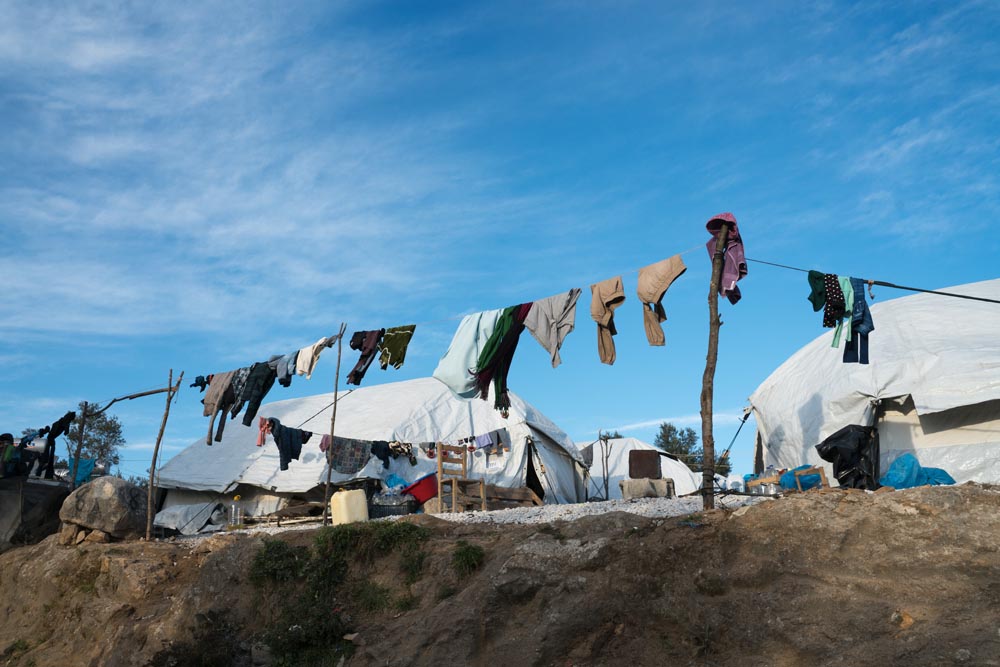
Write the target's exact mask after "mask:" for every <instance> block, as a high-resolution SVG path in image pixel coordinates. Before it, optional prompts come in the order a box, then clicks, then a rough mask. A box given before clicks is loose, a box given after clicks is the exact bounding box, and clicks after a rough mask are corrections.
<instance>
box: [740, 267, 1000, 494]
mask: <svg viewBox="0 0 1000 667" xmlns="http://www.w3.org/2000/svg"><path fill="white" fill-rule="evenodd" d="M804 286H805V285H804V284H803V287H804ZM942 291H946V292H953V293H957V294H965V295H970V296H979V297H985V298H991V299H1000V279H996V280H988V281H984V282H979V283H972V284H969V285H961V286H958V287H951V288H945V289H944V290H942ZM803 301H804V299H803ZM803 307H805V303H803ZM871 310H872V317H873V318H874V321H875V331H874V332H873V333H872V334H871V338H870V348H871V350H870V353H871V363H870V364H869V365H859V364H845V363H843V362H842V356H841V355H842V350H839V349H834V348H831V346H830V344H831V341H832V335H833V334H832V331H829V332H827V333H825V334H823V335H822V336H820V337H818V338H817V339H816V340H814V341H813V342H811V343H809V344H808V345H806V346H805V347H804V348H802V349H801V350H799V351H798V352H796V353H795V354H794V355H793V356H792V357H791V358H790V359H788V361H786V362H785V363H784V364H782V365H781V366H780V367H779V368H778V369H777V370H776V371H774V373H772V374H771V376H770V377H769V378H767V380H765V381H764V382H763V384H761V385H760V387H758V388H757V390H756V391H755V392H754V393H753V395H752V396H751V397H750V403H751V405H752V406H753V411H754V416H755V417H756V421H757V433H758V443H759V446H760V447H761V448H762V454H763V462H764V465H765V466H767V465H774V466H776V467H779V468H794V467H796V466H799V465H803V464H805V463H809V464H814V465H823V464H825V462H824V461H822V460H821V459H820V458H819V456H818V455H817V453H816V450H815V445H817V444H818V443H820V442H821V441H822V440H823V439H824V438H826V437H827V436H829V435H831V434H833V433H834V432H835V431H837V430H838V429H840V428H842V427H844V426H846V425H848V424H858V425H869V424H871V423H872V422H873V420H876V419H877V425H878V429H879V436H880V444H881V469H882V471H883V472H884V471H885V470H886V469H887V468H888V465H889V464H890V463H891V462H892V461H894V460H895V459H896V458H898V457H899V456H900V455H902V454H903V453H905V452H911V453H913V454H914V455H915V456H916V457H917V459H918V460H919V461H920V464H921V465H923V466H930V467H935V468H943V469H944V470H946V471H948V472H949V473H951V475H952V476H953V477H954V478H955V479H956V480H957V481H958V482H965V481H970V480H974V481H979V482H991V483H997V482H1000V335H998V333H1000V304H996V303H986V302H981V301H972V300H967V299H959V298H951V297H946V296H940V295H935V294H920V295H916V296H907V297H903V298H899V299H893V300H891V301H886V302H885V303H879V304H876V305H874V306H872V307H871ZM817 318H818V315H817ZM841 345H843V343H841Z"/></svg>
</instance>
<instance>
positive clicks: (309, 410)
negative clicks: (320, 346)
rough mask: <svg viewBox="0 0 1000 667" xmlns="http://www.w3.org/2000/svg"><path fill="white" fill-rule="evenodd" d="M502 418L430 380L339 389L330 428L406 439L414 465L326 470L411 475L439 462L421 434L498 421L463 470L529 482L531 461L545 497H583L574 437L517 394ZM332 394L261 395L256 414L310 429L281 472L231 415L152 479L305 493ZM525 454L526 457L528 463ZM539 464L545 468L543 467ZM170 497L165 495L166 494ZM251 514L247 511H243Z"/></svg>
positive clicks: (336, 479) (319, 477) (475, 430)
mask: <svg viewBox="0 0 1000 667" xmlns="http://www.w3.org/2000/svg"><path fill="white" fill-rule="evenodd" d="M510 397H511V409H510V416H509V417H508V418H507V419H504V418H502V417H501V416H500V414H499V413H498V412H497V411H496V410H494V409H493V402H492V399H491V400H489V401H483V400H479V399H474V400H463V399H459V398H456V397H455V396H454V395H453V394H452V393H451V391H450V390H449V389H448V388H447V387H446V386H445V385H444V384H442V383H441V382H438V381H437V380H434V379H432V378H424V379H418V380H410V381H407V382H396V383H391V384H383V385H375V386H370V387H362V388H359V389H355V390H353V391H349V392H348V391H344V392H341V393H340V400H339V401H338V404H337V425H336V434H337V435H339V436H342V437H345V438H357V439H362V440H388V441H392V440H399V441H402V442H410V443H414V450H415V451H414V453H416V454H417V465H416V466H412V465H410V463H409V462H408V461H407V460H406V459H403V458H399V459H390V467H389V468H388V469H384V468H383V465H382V462H381V461H380V460H379V459H378V458H375V457H372V459H371V460H370V461H369V462H368V464H367V465H366V466H365V467H364V468H363V469H362V470H361V471H360V472H358V473H357V474H355V475H343V474H340V473H338V472H336V471H334V472H333V475H332V477H331V480H332V482H333V483H335V484H338V483H343V482H346V481H350V480H353V479H363V478H372V479H380V478H381V479H384V478H385V477H387V476H388V475H389V474H390V473H395V474H396V475H398V476H400V477H402V478H403V479H405V480H406V481H408V482H410V481H414V480H416V479H417V478H419V477H422V476H423V475H426V474H427V473H431V472H435V471H436V470H437V463H436V461H435V460H434V459H429V458H427V457H426V456H425V455H424V454H423V453H422V452H419V451H418V448H417V447H416V443H420V442H437V441H441V442H455V441H457V440H459V439H461V438H465V437H468V436H471V435H479V434H484V433H488V432H490V431H493V430H496V429H506V432H507V435H508V436H509V445H510V451H509V452H506V453H505V454H504V455H503V456H490V457H489V463H487V457H486V456H485V455H483V452H482V451H478V452H475V453H474V454H472V455H470V456H469V462H470V473H469V474H470V476H471V477H475V478H479V477H484V478H485V480H486V482H487V483H488V484H496V485H498V486H505V487H520V486H525V485H526V484H527V476H528V470H529V467H532V468H533V469H534V471H535V473H536V474H537V476H538V478H539V481H540V484H541V488H542V491H543V493H544V498H545V502H547V503H572V502H579V501H582V500H583V499H584V494H585V489H584V473H583V470H584V466H583V462H582V459H581V458H580V453H579V452H578V451H577V449H576V447H575V446H574V444H573V442H572V441H571V440H570V439H569V436H567V435H566V434H565V433H564V432H563V431H562V430H561V429H560V428H559V427H558V426H556V425H555V424H553V423H552V422H551V421H550V420H549V419H548V418H547V417H546V416H545V415H543V414H542V413H540V412H539V411H538V410H536V409H535V408H534V407H532V406H531V405H528V404H527V403H525V402H524V401H523V400H522V399H521V398H520V397H518V396H516V395H514V394H511V395H510ZM332 406H333V394H332V393H330V394H321V395H318V396H309V397H306V398H295V399H290V400H286V401H278V402H276V403H269V404H266V405H264V406H262V407H261V408H260V411H259V413H258V414H259V415H260V416H262V417H276V418H277V419H279V420H280V421H281V423H282V424H284V425H285V426H291V427H294V428H301V429H304V430H308V431H313V432H314V433H316V435H314V436H313V438H312V439H310V441H309V442H307V443H306V444H305V445H304V446H303V447H302V455H301V458H300V460H298V461H292V462H291V463H290V464H289V468H288V470H284V471H282V470H279V469H278V467H279V462H278V449H277V447H276V446H275V445H274V443H273V441H272V440H271V438H270V437H269V438H268V440H267V443H266V445H265V446H264V447H257V446H256V441H257V434H258V429H257V428H256V427H253V428H251V427H246V426H243V425H242V423H241V422H240V421H239V420H235V421H230V422H229V423H227V424H226V429H225V432H224V435H223V438H222V442H213V443H212V446H211V447H209V446H208V445H206V444H205V440H204V438H202V439H199V440H198V441H197V442H195V443H193V444H192V445H190V446H189V447H187V448H186V449H184V450H183V451H182V452H180V453H178V454H177V455H176V456H174V457H173V458H172V459H170V460H169V461H168V462H167V463H166V464H165V465H164V466H163V467H162V468H161V469H160V472H159V477H158V482H157V484H158V486H160V487H161V488H165V489H177V490H187V491H203V492H214V494H216V495H217V494H219V493H223V492H225V493H232V492H233V491H234V490H235V489H236V488H237V486H239V487H240V488H241V489H244V488H256V489H257V490H260V491H262V492H263V493H264V494H267V493H271V494H290V493H304V492H308V491H310V490H311V489H314V488H316V487H317V486H320V485H322V484H323V483H324V481H325V480H326V460H325V457H324V454H323V453H322V452H320V450H319V440H320V434H322V433H328V432H329V430H330V413H331V411H332V409H333V407H332ZM529 457H530V459H531V460H530V464H529ZM543 471H544V472H543ZM167 500H168V503H169V502H170V493H169V492H168V496H167ZM247 511H248V512H249V510H247Z"/></svg>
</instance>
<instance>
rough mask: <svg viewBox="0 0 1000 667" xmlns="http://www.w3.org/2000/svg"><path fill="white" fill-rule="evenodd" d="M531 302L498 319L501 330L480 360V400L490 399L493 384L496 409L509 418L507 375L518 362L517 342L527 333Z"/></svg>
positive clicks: (487, 342)
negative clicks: (525, 322) (522, 333)
mask: <svg viewBox="0 0 1000 667" xmlns="http://www.w3.org/2000/svg"><path fill="white" fill-rule="evenodd" d="M532 305H533V304H531V303H522V304H520V305H518V306H511V307H510V308H505V309H504V312H503V315H501V316H500V319H499V320H497V328H496V329H495V330H494V331H493V335H492V336H490V339H489V340H488V341H486V344H485V345H484V346H483V349H482V351H480V353H479V359H478V360H477V361H476V369H475V370H476V386H477V387H478V389H479V395H480V397H481V398H482V399H483V400H484V401H485V400H486V399H487V398H488V397H489V393H490V383H491V382H492V383H493V407H494V408H496V409H497V410H499V411H500V415H501V416H502V417H503V418H504V419H506V418H507V416H508V414H509V413H510V396H509V395H508V393H507V374H508V373H509V372H510V364H511V362H513V361H514V352H515V351H516V350H517V342H518V341H519V340H520V338H521V332H523V331H524V318H525V317H527V316H528V313H529V312H530V311H531V307H532Z"/></svg>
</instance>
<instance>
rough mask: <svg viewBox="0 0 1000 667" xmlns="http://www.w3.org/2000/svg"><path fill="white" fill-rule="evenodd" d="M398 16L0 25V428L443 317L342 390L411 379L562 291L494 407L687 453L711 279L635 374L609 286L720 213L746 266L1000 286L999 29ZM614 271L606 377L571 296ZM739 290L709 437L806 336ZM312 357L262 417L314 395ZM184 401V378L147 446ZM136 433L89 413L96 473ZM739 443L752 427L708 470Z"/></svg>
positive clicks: (905, 23)
mask: <svg viewBox="0 0 1000 667" xmlns="http://www.w3.org/2000/svg"><path fill="white" fill-rule="evenodd" d="M425 4H427V3H418V4H417V5H415V4H413V3H378V2H372V3H369V2H366V3H360V2H358V3H354V2H340V3H315V4H309V3H296V4H294V5H288V4H287V3H270V4H265V3H228V4H214V3H186V4H182V3H160V4H153V5H150V4H145V5H136V6H125V5H119V4H89V3H88V5H87V6H86V7H81V6H79V4H78V3H66V4H47V3H43V2H39V3H34V2H32V3H24V2H4V1H0V15H2V16H3V17H4V20H3V21H2V22H0V126H2V127H3V131H2V132H0V239H2V244H0V257H2V265H3V267H4V270H3V276H4V282H5V286H4V289H2V290H0V313H2V317H0V341H2V343H0V363H2V364H3V368H4V370H5V372H4V373H3V375H2V377H0V426H2V430H5V431H8V430H9V431H13V432H20V430H21V429H22V428H24V427H28V426H41V425H43V424H47V423H51V422H52V421H54V420H55V419H57V418H58V417H59V416H61V415H62V414H63V412H64V411H65V410H67V409H70V408H72V407H73V406H75V405H76V404H77V402H78V401H80V400H82V399H88V400H95V401H96V400H100V399H110V398H111V397H114V396H117V395H121V394H126V393H129V392H133V391H139V390H143V389H148V388H151V387H154V386H158V385H163V384H165V381H166V376H167V371H168V369H169V368H174V369H175V370H177V371H179V370H181V369H183V370H184V371H185V372H186V375H187V377H188V378H193V377H194V376H195V375H199V374H204V373H208V372H212V371H219V370H227V369H230V368H233V367H237V366H243V365H247V364H250V363H252V362H254V361H259V360H262V359H266V358H267V357H268V356H269V355H271V354H274V353H284V352H286V351H289V350H291V349H293V348H298V347H301V346H302V345H305V344H307V343H311V342H313V341H315V340H316V339H317V338H319V337H320V336H321V335H324V334H326V333H329V332H330V331H332V330H334V329H335V328H336V327H337V325H338V324H339V323H340V322H341V321H344V322H347V324H348V333H350V332H352V331H354V330H358V329H370V328H377V327H381V326H393V325H399V324H407V323H411V322H428V321H432V320H444V321H440V322H436V323H434V324H429V325H426V326H420V327H419V328H418V330H417V334H416V337H415V338H414V342H413V344H412V346H411V349H410V352H409V353H408V356H407V362H406V365H405V366H404V367H403V368H402V369H401V370H399V371H393V370H390V371H386V372H383V371H381V370H378V369H377V368H375V369H373V370H371V371H369V373H368V375H367V377H366V379H365V383H366V384H374V383H383V382H390V381H396V380H405V379H410V378H416V377H424V376H427V375H429V374H430V373H431V371H432V370H433V368H434V366H435V364H436V362H437V359H438V358H439V357H440V356H441V354H442V353H443V352H444V351H445V349H446V348H447V345H448V342H449V341H450V340H451V336H452V333H453V332H454V329H455V327H456V326H457V320H447V319H445V318H451V317H454V316H459V315H462V314H464V313H469V312H473V311H477V310H483V309H487V308H499V307H503V306H506V305H510V304H514V303H519V302H521V301H527V300H532V299H536V298H541V297H545V296H549V295H551V294H553V293H556V292H559V291H564V290H566V289H569V288H570V287H582V288H584V292H585V295H584V297H583V298H582V299H581V305H580V308H579V310H578V318H577V329H576V331H575V332H574V333H573V334H571V335H570V336H569V338H568V339H567V342H566V344H565V346H564V348H563V354H562V356H563V360H564V363H563V365H562V366H561V367H559V368H558V369H556V370H553V369H552V368H551V367H550V365H549V364H548V361H547V357H546V353H545V352H544V351H543V350H542V349H541V347H540V346H538V345H537V344H536V343H535V341H534V340H533V339H531V338H530V337H528V336H527V335H526V336H525V338H524V339H522V341H521V345H520V347H519V350H518V355H517V357H516V359H515V362H514V366H513V369H512V371H511V374H510V384H511V388H512V389H513V391H515V392H517V393H519V394H520V395H522V396H523V397H524V398H526V399H527V400H528V401H530V402H532V403H534V404H535V405H536V406H537V407H539V408H540V409H541V410H542V411H543V412H545V413H546V414H547V415H548V416H549V417H551V418H552V419H553V420H554V421H555V422H556V423H558V424H559V425H560V426H562V427H563V428H564V429H565V430H566V431H567V432H568V433H569V434H570V435H571V436H572V437H573V438H574V439H576V440H588V439H592V438H593V437H594V436H595V434H596V432H597V430H598V429H615V428H617V429H619V430H621V431H622V432H624V433H625V434H627V435H633V436H636V437H639V438H643V439H646V440H652V437H653V434H654V432H655V430H656V425H657V424H658V423H659V422H660V421H662V420H670V421H673V422H674V423H675V424H677V425H679V426H694V427H695V428H696V429H699V430H700V419H699V418H698V409H699V402H698V401H699V391H700V387H701V377H702V371H703V369H704V358H705V351H706V334H707V321H708V315H707V308H706V295H707V288H708V279H709V268H710V267H709V261H708V258H707V254H706V253H704V251H697V252H693V253H690V254H688V255H685V257H684V260H685V262H686V263H687V265H688V267H689V268H688V271H687V273H686V274H685V275H684V276H682V277H681V278H680V279H679V280H678V282H676V283H675V284H674V286H673V287H672V288H671V289H670V291H669V292H668V294H667V296H666V299H665V300H664V303H665V307H666V310H667V315H668V317H669V321H668V322H667V323H666V325H665V330H666V337H667V346H666V347H665V348H650V347H649V346H648V345H647V343H646V341H645V336H644V334H643V329H642V323H641V320H642V315H641V312H640V308H639V301H638V299H637V298H636V296H635V284H636V273H635V269H637V268H639V267H641V266H644V265H646V264H650V263H652V262H655V261H657V260H660V259H663V258H666V257H669V256H671V255H673V254H675V253H678V252H681V251H684V250H688V249H691V248H693V247H696V246H700V245H702V244H703V243H704V242H705V241H706V239H707V234H706V232H705V229H704V224H705V222H706V220H707V219H708V218H710V217H711V216H712V215H714V214H716V213H719V212H721V211H732V212H733V213H734V214H735V215H736V217H737V219H738V220H739V222H740V228H741V231H742V232H743V236H744V239H745V242H746V250H747V255H748V256H749V257H752V258H757V259H765V260H770V261H775V262H781V263H786V264H791V265H794V266H802V267H806V268H817V269H820V270H824V271H830V272H836V273H842V274H850V275H855V276H860V277H865V278H872V279H880V280H888V281H892V282H896V283H900V284H908V285H916V286H920V287H926V288H937V287H945V286H951V285H956V284H961V283H965V282H972V281H977V280H985V279H989V278H995V277H997V276H998V275H1000V274H998V270H997V268H996V267H995V265H994V262H993V261H992V259H993V258H994V257H996V255H997V250H998V240H997V237H996V236H995V235H993V234H992V233H990V232H991V229H992V224H991V220H992V218H993V217H996V215H997V212H998V211H997V209H998V203H1000V176H998V174H1000V164H998V162H1000V146H998V144H1000V135H998V133H997V126H998V125H997V119H998V117H1000V41H998V38H997V35H998V34H1000V7H998V6H997V5H996V4H995V3H992V2H988V1H986V2H956V3H936V2H903V3H870V2H859V3H839V2H819V3H811V4H810V5H809V6H804V5H803V4H802V3H792V2H786V3H772V2H760V3H721V2H703V3H695V4H692V3H661V2H648V3H642V2H634V3H633V2H613V3H612V2H587V3H569V2H551V3H482V4H468V3H434V4H433V5H432V6H430V7H427V6H423V5H425ZM418 5H420V6H419V10H418ZM619 274H622V275H623V278H624V282H625V289H626V293H627V295H628V300H627V301H626V303H625V305H623V306H622V307H621V308H620V309H619V310H618V313H617V316H616V321H617V322H618V329H619V335H618V336H617V338H616V343H617V347H618V362H617V363H616V364H615V365H614V366H612V367H608V366H604V365H602V364H600V363H599V361H598V357H597V351H596V341H595V339H596V333H595V325H594V323H593V322H592V321H591V320H590V317H589V311H588V308H587V303H588V299H589V289H587V288H588V286H589V285H590V284H591V283H593V282H597V281H599V280H602V279H605V278H608V277H611V276H615V275H619ZM741 286H742V289H743V293H744V298H743V301H742V302H740V303H739V304H738V305H736V306H731V305H729V304H728V303H727V302H723V303H722V305H721V310H722V313H723V319H724V322H725V325H724V326H723V327H722V338H721V344H720V355H719V369H718V373H717V376H716V385H715V386H716V401H715V402H716V409H717V422H716V441H717V445H719V446H721V447H724V446H725V445H726V444H727V443H728V442H729V440H730V438H731V437H732V435H733V433H734V432H735V427H736V420H737V419H738V416H739V415H740V413H741V410H742V408H743V406H744V405H745V404H746V397H747V396H748V395H749V394H750V393H751V392H752V391H753V390H754V389H755V388H756V386H757V385H758V384H759V383H760V382H761V381H763V380H764V379H765V378H766V377H767V376H768V375H769V374H770V372H771V371H773V370H774V369H775V368H776V367H777V366H778V365H779V364H780V363H781V362H782V361H783V360H784V359H786V358H787V357H788V356H789V355H791V354H792V353H793V352H794V351H795V350H797V349H798V348H799V347H801V346H802V345H804V344H805V343H807V342H808V341H810V340H811V339H812V338H814V337H815V336H817V335H819V334H820V333H822V332H823V330H822V328H821V326H820V317H819V315H818V314H814V313H813V312H812V309H811V307H810V305H809V304H808V302H807V301H806V296H807V294H808V287H807V286H806V283H805V278H804V276H803V275H802V274H799V273H794V272H790V271H785V270H782V269H777V268H772V267H768V266H764V265H759V264H757V265H753V264H752V265H751V267H750V275H749V276H748V277H747V278H746V279H745V280H744V281H743V282H742V283H741ZM901 295H902V294H901V293H898V292H893V291H891V290H887V289H881V290H876V296H877V298H878V300H885V299H889V298H894V297H896V296H901ZM877 324H878V323H877V322H876V326H877ZM877 349H878V348H877V331H876V333H875V334H873V338H872V354H873V356H877ZM834 353H836V352H834ZM355 354H356V353H354V352H353V351H348V352H347V354H346V357H345V358H346V360H347V361H346V363H348V367H350V365H353V360H354V356H355ZM333 360H334V357H333V355H329V354H328V355H327V356H324V357H323V358H322V359H321V361H320V365H319V367H318V370H317V372H316V373H315V374H314V375H313V378H312V380H310V381H305V380H304V379H302V378H298V379H296V381H295V382H294V383H293V385H292V387H291V388H289V389H284V388H281V387H275V389H274V390H273V391H272V393H271V394H270V395H269V397H268V398H269V399H270V400H280V399H285V398H292V397H295V396H303V395H309V394H316V393H323V392H328V391H331V390H332V388H333V375H334V370H333V369H334V363H333ZM200 408H201V405H200V403H199V395H198V393H197V390H191V389H187V388H186V387H185V390H184V391H183V392H182V393H181V395H180V396H179V397H178V399H177V403H176V404H175V406H174V408H173V411H172V413H171V421H170V424H169V426H168V430H167V435H166V438H165V454H166V456H168V457H169V456H170V455H171V454H173V453H176V452H177V451H179V450H180V449H182V448H183V447H184V446H186V445H187V444H189V443H191V442H192V441H194V440H195V439H197V438H198V437H199V436H201V435H202V433H203V432H204V430H205V421H206V420H205V418H203V417H201V411H200ZM162 409H163V400H162V397H161V396H157V397H153V398H147V399H141V400H138V401H133V402H129V403H125V404H122V405H121V406H120V407H119V406H115V408H113V409H112V410H113V412H114V413H115V414H117V415H118V416H119V418H120V419H121V420H122V422H123V424H124V427H125V435H126V438H127V440H128V443H129V445H128V448H127V450H126V451H124V452H123V454H122V458H123V464H122V468H123V470H124V471H125V472H127V473H133V474H139V473H142V472H143V471H144V470H146V467H147V465H148V458H149V455H150V453H151V449H152V443H153V441H154V439H155V436H156V431H157V428H158V426H159V419H160V415H161V413H162ZM752 443H753V427H752V424H751V425H748V427H747V428H745V429H744V430H743V433H742V434H741V435H740V438H739V439H738V441H737V444H736V446H735V447H734V460H735V464H736V468H737V470H738V471H739V472H744V471H748V470H749V469H750V467H751V460H752Z"/></svg>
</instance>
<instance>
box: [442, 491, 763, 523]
mask: <svg viewBox="0 0 1000 667" xmlns="http://www.w3.org/2000/svg"><path fill="white" fill-rule="evenodd" d="M761 500H763V498H761V497H759V496H720V497H717V498H716V499H715V506H716V507H718V508H724V509H736V508H737V507H740V506H742V505H751V504H754V503H758V502H760V501H761ZM701 509H702V501H701V497H699V496H692V497H690V498H635V499H632V500H606V501H603V502H597V503H576V504H573V505H542V506H541V507H516V508H513V509H509V510H494V511H492V512H460V513H456V514H451V513H444V514H435V516H436V517H437V518H438V519H444V520H445V521H454V522H457V523H488V524H496V525H506V524H532V523H549V522H550V521H573V520H575V519H580V518H582V517H585V516H595V515H598V514H607V513H608V512H628V513H629V514H638V515H639V516H644V517H648V518H651V519H656V518H661V517H670V516H683V515H685V514H692V513H694V512H700V511H701Z"/></svg>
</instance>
